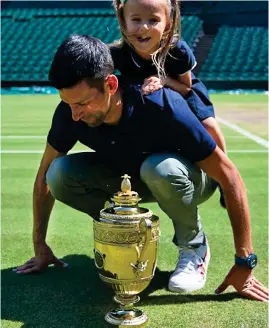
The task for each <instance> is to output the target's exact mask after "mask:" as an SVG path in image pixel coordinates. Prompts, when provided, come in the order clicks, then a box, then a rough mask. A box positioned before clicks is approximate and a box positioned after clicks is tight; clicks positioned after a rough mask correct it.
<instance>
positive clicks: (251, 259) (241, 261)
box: [235, 253, 258, 269]
mask: <svg viewBox="0 0 269 328" xmlns="http://www.w3.org/2000/svg"><path fill="white" fill-rule="evenodd" d="M257 263H258V258H257V255H256V254H254V253H253V254H250V255H249V256H248V257H239V256H236V255H235V264H237V265H242V266H245V267H247V268H249V269H253V268H255V266H256V265H257Z"/></svg>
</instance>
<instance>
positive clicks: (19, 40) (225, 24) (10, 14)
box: [1, 1, 268, 90]
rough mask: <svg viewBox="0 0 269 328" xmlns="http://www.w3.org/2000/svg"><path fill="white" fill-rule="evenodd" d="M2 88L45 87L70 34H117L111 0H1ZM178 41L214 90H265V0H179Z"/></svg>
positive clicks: (105, 36)
mask: <svg viewBox="0 0 269 328" xmlns="http://www.w3.org/2000/svg"><path fill="white" fill-rule="evenodd" d="M1 5H2V10H1V19H2V86H3V87H5V86H18V85H20V86H25V85H33V84H35V85H37V84H38V85H49V82H48V78H47V76H48V69H49V66H50V63H51V60H52V58H53V55H54V53H55V51H56V49H57V47H58V46H59V45H60V43H61V42H62V41H63V40H64V39H66V38H67V37H68V36H70V35H71V34H74V33H79V34H91V35H93V36H95V37H98V38H100V39H101V40H103V41H104V42H106V43H111V42H112V41H114V40H115V39H118V38H119V37H120V33H119V29H118V24H117V21H116V18H115V15H114V12H113V9H112V5H111V1H2V3H1ZM181 12H182V39H184V40H185V41H186V42H187V43H188V44H189V45H190V46H191V48H192V49H193V51H194V54H195V56H196V59H197V62H198V65H197V66H196V68H195V74H196V75H197V76H198V77H199V78H201V80H202V81H203V82H204V83H205V84H206V85H207V86H208V87H209V88H214V89H233V88H246V89H264V90H268V2H267V1H244V2H242V1H229V2H227V1H183V2H182V4H181Z"/></svg>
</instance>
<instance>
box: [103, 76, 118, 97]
mask: <svg viewBox="0 0 269 328" xmlns="http://www.w3.org/2000/svg"><path fill="white" fill-rule="evenodd" d="M106 82H107V85H108V88H109V93H110V94H111V95H114V93H116V91H117V90H118V86H119V82H118V78H117V77H116V75H114V74H110V75H109V76H108V77H107V79H106Z"/></svg>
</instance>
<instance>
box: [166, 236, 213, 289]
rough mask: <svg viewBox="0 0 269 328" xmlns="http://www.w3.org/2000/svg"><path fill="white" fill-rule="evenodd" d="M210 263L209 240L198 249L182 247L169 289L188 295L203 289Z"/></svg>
mask: <svg viewBox="0 0 269 328" xmlns="http://www.w3.org/2000/svg"><path fill="white" fill-rule="evenodd" d="M209 261H210V249H209V245H208V241H207V239H205V243H204V244H203V245H201V246H199V247H197V248H190V247H180V248H179V259H178V263H177V266H176V269H175V271H174V273H173V274H172V275H171V277H170V279H169V284H168V289H169V290H171V291H172V292H178V293H186V292H193V291H195V290H198V289H201V288H203V287H204V285H205V282H206V273H207V268H208V264H209Z"/></svg>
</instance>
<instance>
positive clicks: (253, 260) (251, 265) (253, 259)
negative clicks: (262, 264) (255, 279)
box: [248, 254, 258, 269]
mask: <svg viewBox="0 0 269 328" xmlns="http://www.w3.org/2000/svg"><path fill="white" fill-rule="evenodd" d="M257 260H258V259H257V256H256V255H255V254H251V255H249V257H248V267H249V268H250V269H253V268H255V266H256V265H257Z"/></svg>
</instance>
